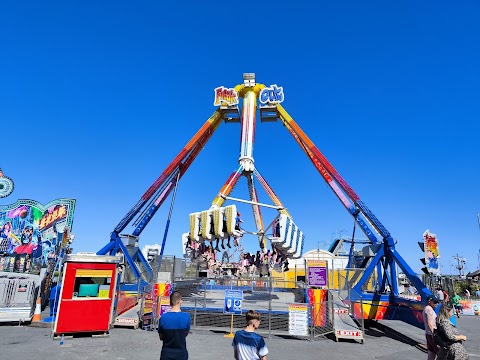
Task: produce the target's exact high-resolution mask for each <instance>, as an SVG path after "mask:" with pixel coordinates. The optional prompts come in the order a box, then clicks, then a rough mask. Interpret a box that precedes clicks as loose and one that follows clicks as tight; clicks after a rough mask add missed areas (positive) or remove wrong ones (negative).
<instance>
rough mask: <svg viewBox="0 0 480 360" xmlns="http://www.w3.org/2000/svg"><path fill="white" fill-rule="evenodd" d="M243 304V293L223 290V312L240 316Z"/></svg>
mask: <svg viewBox="0 0 480 360" xmlns="http://www.w3.org/2000/svg"><path fill="white" fill-rule="evenodd" d="M242 302H243V291H241V290H225V302H224V304H223V312H224V313H228V314H237V315H239V314H241V313H242Z"/></svg>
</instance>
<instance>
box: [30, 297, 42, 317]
mask: <svg viewBox="0 0 480 360" xmlns="http://www.w3.org/2000/svg"><path fill="white" fill-rule="evenodd" d="M38 321H42V297H41V296H39V297H38V298H37V305H36V306H35V313H34V314H33V318H32V322H38Z"/></svg>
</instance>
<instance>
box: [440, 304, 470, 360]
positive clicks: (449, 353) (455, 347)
mask: <svg viewBox="0 0 480 360" xmlns="http://www.w3.org/2000/svg"><path fill="white" fill-rule="evenodd" d="M452 316H453V308H452V307H451V306H450V304H448V303H445V304H443V305H442V306H441V307H440V311H439V312H438V317H437V320H436V323H437V332H438V334H439V336H440V337H441V338H442V339H443V341H444V342H445V346H441V347H440V349H439V351H438V356H437V359H438V360H450V359H455V360H468V358H469V357H468V353H467V351H466V350H465V348H464V347H463V344H462V341H467V337H466V336H465V335H460V334H459V332H458V329H457V328H456V327H455V326H453V325H452V323H451V322H450V318H451V317H452Z"/></svg>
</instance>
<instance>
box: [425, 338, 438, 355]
mask: <svg viewBox="0 0 480 360" xmlns="http://www.w3.org/2000/svg"><path fill="white" fill-rule="evenodd" d="M425 337H426V338H427V349H428V351H431V352H433V353H434V354H437V353H438V346H437V345H436V344H435V341H434V340H433V335H427V334H425Z"/></svg>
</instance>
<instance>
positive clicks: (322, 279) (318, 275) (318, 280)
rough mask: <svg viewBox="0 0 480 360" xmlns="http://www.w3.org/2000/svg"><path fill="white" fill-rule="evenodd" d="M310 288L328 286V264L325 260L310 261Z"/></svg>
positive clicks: (308, 262)
mask: <svg viewBox="0 0 480 360" xmlns="http://www.w3.org/2000/svg"><path fill="white" fill-rule="evenodd" d="M307 265H308V286H328V281H327V279H328V277H327V274H328V272H327V262H326V261H325V260H308V261H307Z"/></svg>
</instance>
